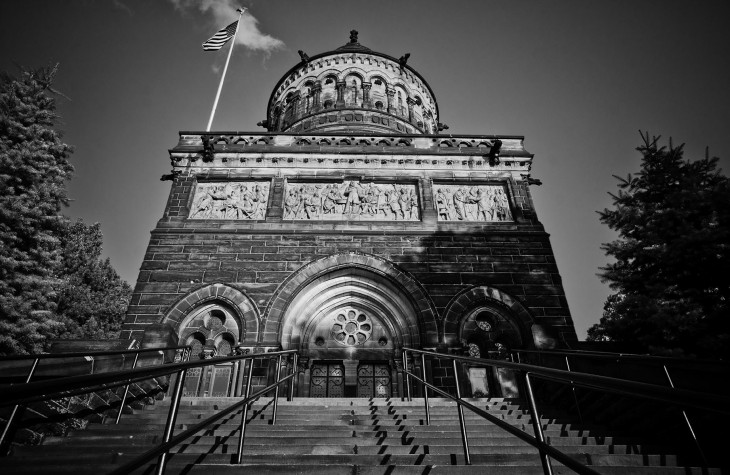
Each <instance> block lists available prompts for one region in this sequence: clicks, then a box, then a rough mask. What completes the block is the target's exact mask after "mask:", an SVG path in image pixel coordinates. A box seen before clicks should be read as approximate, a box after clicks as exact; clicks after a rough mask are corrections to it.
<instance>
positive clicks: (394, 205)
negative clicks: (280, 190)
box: [284, 180, 420, 221]
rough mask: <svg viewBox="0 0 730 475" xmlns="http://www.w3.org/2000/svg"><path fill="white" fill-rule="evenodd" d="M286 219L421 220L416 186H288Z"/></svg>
mask: <svg viewBox="0 0 730 475" xmlns="http://www.w3.org/2000/svg"><path fill="white" fill-rule="evenodd" d="M284 219H293V220H327V221H335V220H358V221H388V220H390V221H418V220H419V219H420V215H419V211H418V193H417V192H416V185H415V184H412V185H411V184H382V183H360V182H359V181H357V180H352V181H345V182H343V183H331V182H330V183H311V182H306V183H298V182H294V183H287V186H286V189H285V192H284Z"/></svg>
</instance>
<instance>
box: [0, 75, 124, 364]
mask: <svg viewBox="0 0 730 475" xmlns="http://www.w3.org/2000/svg"><path fill="white" fill-rule="evenodd" d="M56 71H57V68H56V67H52V68H43V69H39V70H37V71H30V70H21V72H20V75H19V77H17V78H16V77H13V76H11V75H9V74H5V73H3V74H2V75H0V354H12V353H27V352H30V353H34V352H39V351H42V350H43V349H44V347H45V344H46V342H47V340H48V339H49V338H53V337H57V336H59V335H67V336H68V335H72V334H73V335H80V334H95V335H99V332H98V331H96V332H94V331H91V327H95V326H98V327H99V328H102V329H104V328H111V327H110V326H109V325H110V323H109V322H108V320H109V316H108V315H106V314H104V315H102V316H101V317H100V318H101V320H99V321H98V323H96V324H91V326H89V325H90V324H89V323H88V322H86V320H85V319H88V318H89V317H91V316H92V312H95V311H96V310H98V308H96V307H94V306H92V305H90V306H89V307H88V309H87V310H88V312H87V313H86V317H84V316H82V312H81V310H80V304H78V302H79V301H80V300H82V298H81V296H80V295H76V296H75V297H72V296H71V295H72V294H74V291H73V290H72V288H74V287H73V285H72V283H75V282H85V283H86V284H85V285H89V286H90V287H89V288H92V289H95V288H98V289H102V288H104V287H103V286H104V285H107V284H108V283H109V281H111V280H113V276H112V275H111V273H110V271H111V272H113V270H112V269H111V267H110V266H109V265H108V262H106V263H103V262H102V263H99V264H98V265H97V264H95V265H93V266H86V267H84V266H81V265H80V264H79V265H77V264H74V263H71V262H70V260H71V259H70V256H68V254H69V253H71V252H72V251H71V249H73V248H74V246H75V244H73V243H72V242H69V241H67V240H66V237H67V235H70V236H74V233H80V232H81V229H80V228H79V226H83V225H81V224H79V223H77V224H76V225H71V224H69V222H68V219H67V218H65V217H64V216H63V215H61V209H62V208H63V207H64V206H67V205H68V196H67V193H66V181H67V180H68V179H70V178H71V174H72V172H73V167H72V166H71V164H70V162H69V156H70V154H71V152H72V149H71V147H70V146H69V145H67V144H65V143H63V141H62V140H61V138H62V137H61V134H60V133H59V132H58V131H56V129H55V124H56V121H57V115H56V103H55V99H54V97H53V95H52V94H49V93H50V92H53V91H52V89H51V85H52V82H53V79H54V76H55V74H56ZM89 229H90V232H91V233H92V234H94V233H97V234H98V238H99V240H98V243H96V244H94V246H97V245H98V249H97V248H96V247H94V248H93V252H91V253H90V254H89V256H95V257H94V258H93V259H95V260H96V261H98V260H99V252H100V247H101V235H100V233H98V226H97V227H96V228H95V227H94V226H92V227H90V228H89ZM82 234H83V233H82ZM72 239H76V238H72ZM97 250H98V251H99V252H96V251H97ZM87 251H88V250H87ZM76 257H78V256H76ZM88 259H92V258H91V257H87V260H86V261H84V262H87V263H88V262H89V261H88ZM105 266H106V267H105ZM92 269H95V270H92ZM94 272H96V274H94ZM74 273H79V275H75V274H74ZM114 276H116V274H114ZM104 278H106V279H107V280H106V281H104ZM94 279H101V282H105V283H104V284H98V283H94V284H93V285H92V284H89V282H90V281H91V280H94ZM116 279H117V280H118V281H119V278H118V276H116ZM99 285H101V287H99ZM94 286H97V287H94ZM127 287H128V286H127ZM75 288H76V289H79V288H80V287H78V286H77V287H75ZM92 296H93V294H88V295H87V297H92ZM71 302H75V303H73V304H72V303H71ZM102 313H103V312H102ZM94 315H96V314H94ZM98 318H99V317H97V319H98ZM82 321H83V322H84V323H79V322H82ZM73 322H76V323H77V324H78V325H79V326H80V327H81V328H86V329H88V332H87V333H84V332H86V330H84V331H83V332H81V333H80V332H79V331H78V330H77V329H75V327H74V326H73V325H72V323H73ZM84 325H86V327H84Z"/></svg>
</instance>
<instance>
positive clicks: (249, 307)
mask: <svg viewBox="0 0 730 475" xmlns="http://www.w3.org/2000/svg"><path fill="white" fill-rule="evenodd" d="M210 303H219V304H221V305H222V306H224V307H226V308H228V309H229V310H230V311H232V312H234V313H235V315H236V316H237V317H238V319H239V321H240V322H241V327H242V328H241V335H240V337H239V342H240V343H255V342H256V340H257V338H258V334H259V313H258V308H257V307H256V305H255V304H254V302H253V300H251V298H250V297H249V296H248V295H246V294H245V293H244V292H243V291H241V290H238V289H236V288H235V287H231V286H230V285H226V284H221V283H219V284H209V285H204V286H202V287H199V288H197V289H194V290H191V291H190V292H189V293H187V294H186V295H184V296H183V297H181V298H180V299H179V300H178V301H177V302H176V303H175V304H173V305H172V306H171V307H170V309H169V310H168V311H167V312H166V313H165V315H164V316H163V317H162V319H161V321H160V323H162V324H163V325H167V326H170V327H172V328H173V329H175V330H176V331H177V329H178V327H179V326H180V325H181V324H183V322H184V321H185V319H186V318H187V317H188V316H189V315H191V314H193V313H194V312H195V311H196V310H197V309H198V308H200V307H202V306H204V305H208V304H210Z"/></svg>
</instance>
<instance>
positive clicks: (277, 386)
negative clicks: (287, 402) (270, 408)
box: [271, 355, 281, 425]
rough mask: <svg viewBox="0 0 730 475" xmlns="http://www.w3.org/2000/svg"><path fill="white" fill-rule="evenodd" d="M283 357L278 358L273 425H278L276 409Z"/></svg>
mask: <svg viewBox="0 0 730 475" xmlns="http://www.w3.org/2000/svg"><path fill="white" fill-rule="evenodd" d="M280 376H281V355H279V356H277V357H276V388H274V415H273V416H272V418H271V425H276V409H277V407H278V406H279V384H280V382H281V379H280Z"/></svg>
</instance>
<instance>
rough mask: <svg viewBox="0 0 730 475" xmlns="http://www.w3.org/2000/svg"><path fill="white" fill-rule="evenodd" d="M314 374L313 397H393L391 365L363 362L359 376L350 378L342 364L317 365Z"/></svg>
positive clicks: (317, 363) (312, 381)
mask: <svg viewBox="0 0 730 475" xmlns="http://www.w3.org/2000/svg"><path fill="white" fill-rule="evenodd" d="M311 371H312V373H311V380H310V386H309V395H310V396H311V397H353V396H356V397H363V398H387V397H390V396H391V394H392V390H391V388H392V383H391V374H390V373H391V368H390V364H388V363H380V362H367V361H363V362H360V363H358V365H357V370H356V374H355V375H348V374H346V370H345V364H344V363H343V362H342V361H315V362H314V363H313V364H312V370H311ZM353 381H354V383H355V384H349V383H350V382H353Z"/></svg>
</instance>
